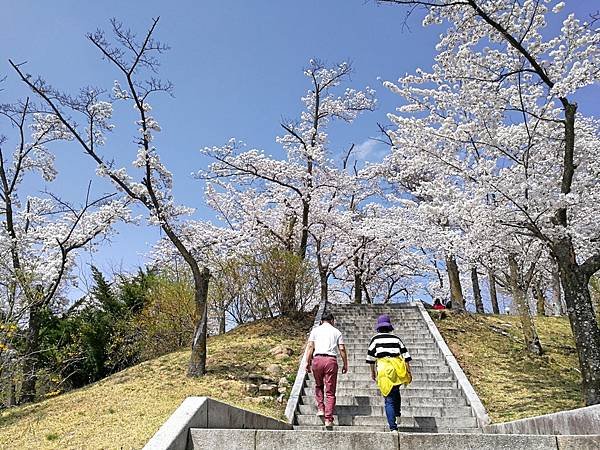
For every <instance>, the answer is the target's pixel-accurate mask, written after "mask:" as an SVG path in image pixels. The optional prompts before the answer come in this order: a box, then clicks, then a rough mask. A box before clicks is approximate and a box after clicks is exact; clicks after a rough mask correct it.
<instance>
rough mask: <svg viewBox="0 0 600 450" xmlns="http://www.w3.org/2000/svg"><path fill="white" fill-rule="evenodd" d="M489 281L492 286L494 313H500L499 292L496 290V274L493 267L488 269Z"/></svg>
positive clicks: (491, 294) (491, 298)
mask: <svg viewBox="0 0 600 450" xmlns="http://www.w3.org/2000/svg"><path fill="white" fill-rule="evenodd" d="M488 283H489V286H490V300H491V302H492V311H493V312H494V314H500V308H499V306H498V292H497V291H496V276H495V275H494V271H493V270H492V269H488Z"/></svg>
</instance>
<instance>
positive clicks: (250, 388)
mask: <svg viewBox="0 0 600 450" xmlns="http://www.w3.org/2000/svg"><path fill="white" fill-rule="evenodd" d="M245 388H246V392H248V393H249V394H252V395H256V394H258V385H256V384H253V383H246V386H245Z"/></svg>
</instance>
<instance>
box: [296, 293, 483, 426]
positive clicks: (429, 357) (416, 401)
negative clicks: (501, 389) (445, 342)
mask: <svg viewBox="0 0 600 450" xmlns="http://www.w3.org/2000/svg"><path fill="white" fill-rule="evenodd" d="M327 309H328V310H329V311H330V312H332V313H333V314H334V316H335V318H336V327H338V328H339V329H340V330H341V331H342V333H343V335H344V339H345V342H346V348H347V350H348V358H349V369H348V373H347V374H346V375H342V374H341V372H340V375H339V376H338V389H337V406H336V416H335V417H334V429H335V430H340V431H342V430H347V431H360V430H365V431H367V430H368V431H385V430H387V428H388V427H387V421H386V418H385V411H384V407H383V405H384V402H383V398H382V396H381V393H380V392H379V390H378V388H377V385H376V384H375V382H373V381H372V380H371V377H370V369H369V366H368V364H366V362H365V357H366V353H367V347H368V345H369V342H370V340H371V337H372V336H373V334H374V329H373V327H374V324H375V323H376V320H377V317H378V316H379V315H380V314H389V315H390V317H391V318H392V323H393V324H394V327H395V330H394V333H396V334H397V335H398V336H399V337H400V338H401V339H402V340H403V342H404V344H405V345H406V347H407V348H408V351H409V352H410V354H411V356H412V359H413V360H412V362H411V367H412V371H413V382H412V383H411V384H410V385H409V386H408V387H402V388H401V396H402V417H401V418H400V419H399V421H398V430H399V431H404V432H428V433H480V432H481V429H480V428H479V427H478V423H477V419H476V417H475V416H474V414H473V410H472V408H471V405H469V402H468V400H467V396H466V395H465V393H464V392H463V390H462V389H461V387H460V386H459V383H458V382H457V378H456V375H455V374H454V373H453V371H452V370H451V369H450V367H449V366H448V363H447V361H446V357H445V356H444V355H443V354H442V352H441V351H440V347H439V345H438V342H437V341H436V339H435V338H434V336H433V335H432V334H431V332H430V330H429V327H428V326H427V323H426V322H425V319H424V317H423V314H422V313H421V311H420V310H419V308H418V307H417V306H416V305H414V304H393V305H327ZM339 363H340V367H341V361H340V362H339ZM316 412H317V410H316V405H315V401H314V379H313V376H312V374H310V375H309V376H308V378H307V379H306V381H305V382H304V386H303V390H302V396H301V398H300V401H299V405H298V409H297V410H296V414H295V418H294V429H296V430H318V429H323V422H322V419H321V418H319V417H317V416H316Z"/></svg>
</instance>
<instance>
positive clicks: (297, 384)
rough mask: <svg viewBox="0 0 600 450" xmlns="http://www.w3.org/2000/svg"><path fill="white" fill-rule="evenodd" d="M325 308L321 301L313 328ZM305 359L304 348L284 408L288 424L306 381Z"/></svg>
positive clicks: (325, 305)
mask: <svg viewBox="0 0 600 450" xmlns="http://www.w3.org/2000/svg"><path fill="white" fill-rule="evenodd" d="M326 307H327V301H322V302H321V303H319V309H318V310H317V315H316V316H315V322H314V325H315V326H316V325H319V323H320V322H321V317H323V313H324V312H325V308H326ZM307 338H308V336H307ZM306 359H307V357H306V348H305V349H304V353H303V354H302V359H301V360H300V366H299V367H298V372H297V373H296V380H295V381H294V385H293V386H292V390H291V391H290V397H289V398H288V401H287V404H286V406H285V417H287V420H288V422H289V423H290V424H291V423H294V415H295V414H296V409H298V402H300V396H301V395H302V386H303V385H304V381H305V380H306Z"/></svg>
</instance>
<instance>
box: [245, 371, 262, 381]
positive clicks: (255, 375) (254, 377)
mask: <svg viewBox="0 0 600 450" xmlns="http://www.w3.org/2000/svg"><path fill="white" fill-rule="evenodd" d="M262 378H263V376H262V375H261V374H259V373H251V374H250V375H248V379H249V380H262Z"/></svg>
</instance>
